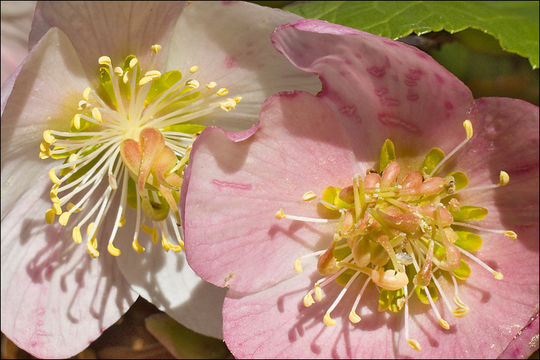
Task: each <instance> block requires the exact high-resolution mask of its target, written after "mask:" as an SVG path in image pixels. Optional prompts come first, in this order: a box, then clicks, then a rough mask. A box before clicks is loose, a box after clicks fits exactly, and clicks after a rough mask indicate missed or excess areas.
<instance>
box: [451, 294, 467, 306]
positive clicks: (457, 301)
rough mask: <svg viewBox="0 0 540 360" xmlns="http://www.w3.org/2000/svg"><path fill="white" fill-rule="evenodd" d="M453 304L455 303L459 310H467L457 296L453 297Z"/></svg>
mask: <svg viewBox="0 0 540 360" xmlns="http://www.w3.org/2000/svg"><path fill="white" fill-rule="evenodd" d="M454 303H456V305H457V306H458V307H460V308H464V309H469V307H468V306H467V305H466V304H465V303H464V302H463V301H461V299H460V298H459V297H458V296H457V295H456V296H454Z"/></svg>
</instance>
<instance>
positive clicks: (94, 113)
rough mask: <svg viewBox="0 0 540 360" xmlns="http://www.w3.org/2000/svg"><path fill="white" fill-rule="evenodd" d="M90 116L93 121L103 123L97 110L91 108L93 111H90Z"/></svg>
mask: <svg viewBox="0 0 540 360" xmlns="http://www.w3.org/2000/svg"><path fill="white" fill-rule="evenodd" d="M92 116H93V117H94V119H96V120H97V121H99V122H103V118H102V117H101V112H100V111H99V109H98V108H93V109H92Z"/></svg>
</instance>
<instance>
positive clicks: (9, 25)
mask: <svg viewBox="0 0 540 360" xmlns="http://www.w3.org/2000/svg"><path fill="white" fill-rule="evenodd" d="M1 6H2V32H1V37H2V41H1V43H2V45H1V46H2V66H1V69H2V78H1V80H0V82H1V83H2V84H4V81H6V80H7V79H8V78H9V76H10V75H11V74H12V73H13V72H14V71H15V69H16V68H17V66H18V65H19V64H20V62H21V61H22V60H23V59H24V57H25V56H26V54H27V53H28V34H29V33H30V26H31V24H32V15H33V14H34V8H35V6H36V2H35V1H4V2H2V5H1Z"/></svg>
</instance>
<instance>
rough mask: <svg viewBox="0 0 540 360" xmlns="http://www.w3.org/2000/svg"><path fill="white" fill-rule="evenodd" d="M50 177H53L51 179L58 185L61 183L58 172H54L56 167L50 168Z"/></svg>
mask: <svg viewBox="0 0 540 360" xmlns="http://www.w3.org/2000/svg"><path fill="white" fill-rule="evenodd" d="M49 178H50V179H51V181H52V182H53V183H55V184H56V185H60V184H61V183H62V182H61V181H60V179H59V178H58V177H57V176H56V173H55V172H54V168H52V169H51V170H49Z"/></svg>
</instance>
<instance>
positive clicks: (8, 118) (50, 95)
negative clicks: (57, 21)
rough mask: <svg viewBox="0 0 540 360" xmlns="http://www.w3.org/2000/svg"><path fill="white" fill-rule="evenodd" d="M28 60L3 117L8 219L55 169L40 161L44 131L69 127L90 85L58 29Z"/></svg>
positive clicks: (4, 205) (4, 202)
mask: <svg viewBox="0 0 540 360" xmlns="http://www.w3.org/2000/svg"><path fill="white" fill-rule="evenodd" d="M25 61H26V62H25V63H24V65H23V66H22V69H21V70H20V72H19V74H18V76H17V78H16V80H15V83H14V87H13V89H12V92H11V94H10V96H9V99H7V103H6V105H5V106H6V107H5V109H4V111H3V113H2V123H1V126H2V134H1V139H2V141H1V149H2V194H1V196H2V218H3V217H4V216H5V210H6V209H7V208H11V207H13V206H14V202H15V201H16V200H17V199H18V198H19V197H20V196H21V194H22V193H23V192H24V191H26V190H27V189H29V188H30V187H32V186H35V185H36V178H38V177H39V175H41V174H47V172H48V170H49V169H50V168H51V167H52V166H51V163H50V162H49V160H40V159H39V144H40V143H41V141H42V140H43V139H42V134H43V131H44V130H47V129H51V128H55V129H60V130H61V129H66V128H67V127H69V124H70V120H71V117H72V116H73V115H74V114H75V113H76V111H77V110H76V107H77V102H78V100H79V99H80V98H81V94H82V91H83V90H84V88H85V87H86V86H88V80H87V79H86V77H85V76H84V72H83V70H82V67H81V65H80V63H79V60H78V58H77V54H76V53H75V50H74V49H73V48H72V47H71V45H70V43H69V40H68V39H67V38H66V36H65V35H64V34H62V33H61V32H60V31H59V30H58V29H52V30H51V31H49V32H48V33H47V34H46V35H45V37H44V38H43V39H42V41H41V42H40V43H39V44H38V45H37V46H36V47H35V48H34V49H33V50H32V52H31V53H30V54H29V56H28V58H27V59H26V60H25ZM47 183H50V181H48V180H47Z"/></svg>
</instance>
